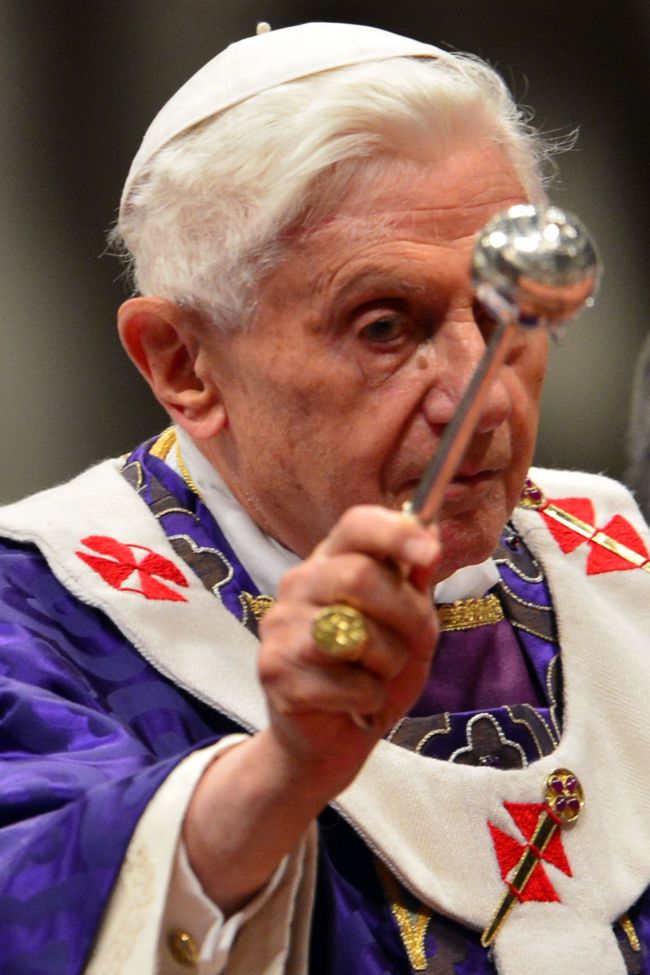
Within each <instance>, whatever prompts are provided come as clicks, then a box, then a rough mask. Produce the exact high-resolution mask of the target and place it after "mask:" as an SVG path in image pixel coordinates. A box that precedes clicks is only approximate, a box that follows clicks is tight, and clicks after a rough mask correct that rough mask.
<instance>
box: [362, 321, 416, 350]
mask: <svg viewBox="0 0 650 975" xmlns="http://www.w3.org/2000/svg"><path fill="white" fill-rule="evenodd" d="M404 327H405V326H404V321H403V319H401V318H378V319H377V320H376V321H374V322H371V323H370V324H369V325H365V326H364V327H363V328H362V329H361V331H360V332H359V335H360V336H361V337H362V338H364V339H366V340H367V341H369V342H377V343H380V344H388V343H389V342H394V341H395V340H396V339H399V338H401V337H402V335H403V334H404Z"/></svg>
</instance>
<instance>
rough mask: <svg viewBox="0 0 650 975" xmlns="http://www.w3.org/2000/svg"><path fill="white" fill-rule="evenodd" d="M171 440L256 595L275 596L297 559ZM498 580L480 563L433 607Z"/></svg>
mask: <svg viewBox="0 0 650 975" xmlns="http://www.w3.org/2000/svg"><path fill="white" fill-rule="evenodd" d="M176 436H177V439H178V445H179V448H180V451H181V454H182V457H183V461H184V463H185V466H186V467H187V470H188V472H189V474H190V476H191V478H192V480H193V481H194V483H195V484H196V486H197V487H198V489H199V491H200V492H201V497H202V499H203V502H204V504H205V506H206V507H207V508H208V510H209V511H210V513H211V514H212V515H213V517H214V518H215V519H216V520H217V521H218V523H219V525H220V527H221V530H222V531H223V533H224V535H225V536H226V538H227V539H228V541H229V543H230V545H231V546H232V547H233V549H234V550H235V551H236V552H237V555H238V556H239V558H240V559H241V562H242V565H243V566H244V567H245V568H246V570H247V572H248V573H249V575H250V576H251V578H252V579H253V581H254V582H255V584H256V586H257V587H258V589H259V590H260V592H263V593H268V594H269V595H271V596H275V595H276V593H277V589H278V584H279V582H280V579H281V578H282V576H283V575H284V574H285V572H287V571H288V570H289V569H290V568H292V566H294V565H298V563H299V562H300V558H299V557H298V556H297V555H296V554H295V553H294V552H290V551H289V549H287V548H285V547H284V546H283V545H281V544H280V543H279V542H277V541H276V540H275V539H274V538H271V536H270V535H267V534H265V533H264V532H263V531H262V530H261V529H260V528H258V526H257V525H256V524H255V522H254V521H253V520H252V519H251V518H250V517H249V515H248V514H247V513H246V511H245V510H244V509H243V508H242V506H241V505H240V504H239V502H238V501H237V500H236V498H235V497H234V496H233V494H232V492H231V491H230V489H229V488H228V486H227V484H226V483H225V481H224V480H223V478H222V477H221V475H220V474H219V473H218V471H217V470H216V469H215V468H214V467H213V466H212V464H211V463H210V462H209V460H207V458H206V457H204V456H203V454H202V453H201V451H200V450H199V449H198V447H197V446H196V444H195V443H194V441H193V440H192V438H191V437H190V436H189V435H188V434H187V433H185V431H184V430H183V429H181V428H180V427H176ZM166 460H167V463H168V464H169V466H170V467H172V468H173V469H174V470H176V471H177V472H178V473H180V470H179V466H178V462H177V457H176V454H175V452H174V451H170V453H169V454H168V456H167V458H166ZM498 579H499V573H498V570H497V567H496V565H495V563H494V561H493V559H486V560H485V562H481V563H480V564H479V565H467V566H464V567H463V568H462V569H458V570H457V571H456V572H454V573H453V575H451V576H449V578H448V579H444V580H443V582H440V583H438V585H437V586H436V587H435V593H434V598H435V601H436V602H437V603H453V602H454V601H455V600H457V599H467V598H469V597H471V596H482V595H484V593H486V592H487V591H488V589H491V588H492V586H494V585H495V584H496V583H497V582H498Z"/></svg>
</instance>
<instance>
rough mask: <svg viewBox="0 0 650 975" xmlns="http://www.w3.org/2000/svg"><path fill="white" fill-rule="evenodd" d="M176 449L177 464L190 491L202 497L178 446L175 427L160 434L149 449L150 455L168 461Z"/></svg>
mask: <svg viewBox="0 0 650 975" xmlns="http://www.w3.org/2000/svg"><path fill="white" fill-rule="evenodd" d="M174 448H176V463H177V464H178V470H179V473H180V475H181V477H182V478H183V480H184V481H185V483H186V484H187V486H188V488H189V489H190V491H193V492H194V494H196V495H198V497H199V498H200V497H201V492H200V491H199V489H198V487H197V486H196V483H195V482H194V480H193V478H192V475H191V474H190V472H189V471H188V469H187V466H186V464H185V461H184V460H183V455H182V454H181V449H180V447H179V446H178V440H177V437H176V430H175V429H174V427H167V429H166V430H163V432H162V433H161V434H160V436H159V437H158V439H157V440H156V442H155V444H154V445H153V446H152V447H151V448H150V449H149V453H150V454H153V456H154V457H158V458H159V460H167V458H168V456H169V454H170V453H171V451H172V450H173V449H174Z"/></svg>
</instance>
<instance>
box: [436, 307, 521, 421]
mask: <svg viewBox="0 0 650 975" xmlns="http://www.w3.org/2000/svg"><path fill="white" fill-rule="evenodd" d="M490 334H491V331H489V330H488V329H486V327H485V326H483V325H482V326H481V327H480V326H479V324H478V323H477V321H476V319H475V318H474V315H473V314H472V313H469V314H466V315H463V316H460V317H458V318H456V319H454V320H453V321H450V322H448V323H445V324H444V325H443V326H442V328H441V329H440V331H439V332H438V334H437V335H436V336H435V337H434V338H433V340H432V341H431V342H430V345H429V349H428V355H429V357H430V375H431V382H430V385H429V389H428V392H427V395H426V397H425V400H424V406H423V408H424V413H425V416H426V418H427V420H428V422H429V423H431V424H432V425H433V426H446V425H447V424H448V423H451V421H452V419H453V417H454V415H455V413H456V411H457V410H458V407H459V405H460V402H461V399H462V397H463V395H464V393H465V391H466V389H467V387H468V386H469V384H470V382H471V379H472V376H473V375H474V373H475V372H476V369H477V368H478V366H479V363H480V361H481V359H482V357H483V355H484V353H485V349H486V344H487V341H489V337H490ZM507 369H508V366H507V364H506V365H504V366H502V367H501V369H500V370H499V372H498V373H497V376H496V378H495V379H494V381H493V382H492V384H491V385H490V387H489V389H488V392H487V395H486V396H485V399H484V401H483V404H482V406H481V410H480V413H479V417H478V421H477V424H476V432H477V433H489V432H490V431H492V430H495V429H496V428H497V427H499V426H501V424H502V423H504V422H505V420H506V419H507V418H508V415H509V413H510V408H511V400H510V391H509V388H508V384H507V381H506V373H505V370H507Z"/></svg>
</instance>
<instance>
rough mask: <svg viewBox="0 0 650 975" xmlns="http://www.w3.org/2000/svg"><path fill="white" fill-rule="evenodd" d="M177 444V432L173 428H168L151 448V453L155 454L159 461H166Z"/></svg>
mask: <svg viewBox="0 0 650 975" xmlns="http://www.w3.org/2000/svg"><path fill="white" fill-rule="evenodd" d="M175 443H176V431H175V430H174V428H173V427H167V429H166V430H163V432H162V433H161V434H160V436H159V437H158V439H157V440H156V442H155V444H154V445H153V446H152V447H150V448H149V453H150V454H153V456H154V457H158V459H159V460H165V459H166V458H167V455H168V453H169V451H170V450H171V449H172V447H173V446H174V444H175Z"/></svg>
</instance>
